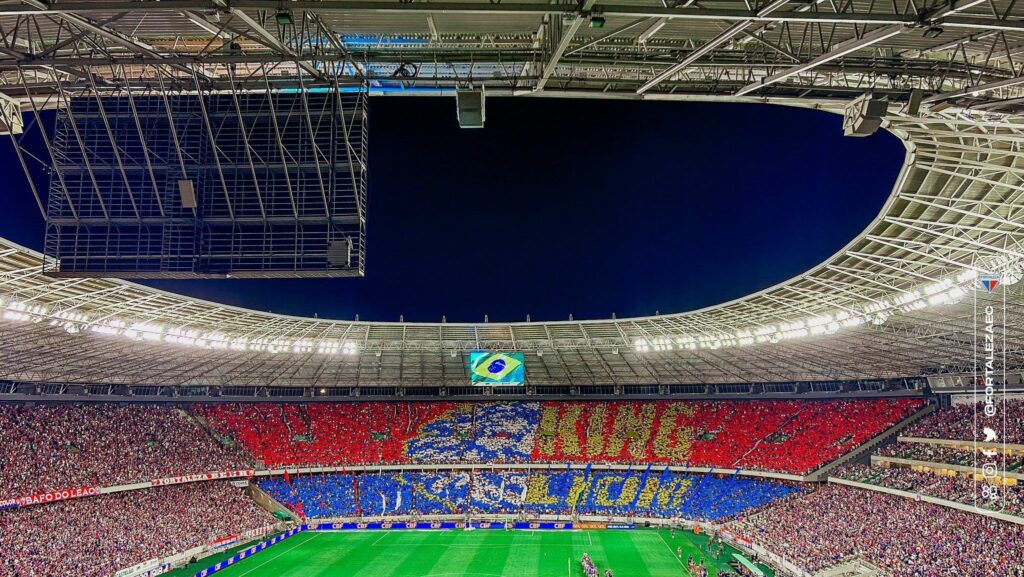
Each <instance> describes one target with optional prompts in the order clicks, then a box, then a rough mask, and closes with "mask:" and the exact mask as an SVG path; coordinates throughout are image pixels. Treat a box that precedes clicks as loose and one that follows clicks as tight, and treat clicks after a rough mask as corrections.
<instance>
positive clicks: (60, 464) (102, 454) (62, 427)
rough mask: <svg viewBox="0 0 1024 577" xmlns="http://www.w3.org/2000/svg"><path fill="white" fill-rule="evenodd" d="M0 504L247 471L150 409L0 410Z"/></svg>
mask: <svg viewBox="0 0 1024 577" xmlns="http://www.w3.org/2000/svg"><path fill="white" fill-rule="evenodd" d="M0 438H2V439H3V442H2V443H0V498H12V497H20V496H27V495H32V494H36V493H44V492H50V491H58V490H64V489H75V488H81V487H91V486H110V485H119V484H126V483H133V482H138V481H148V480H152V479H157V478H162V477H171V476H177V475H186V474H193V473H208V472H212V471H228V470H238V469H248V468H251V467H252V466H253V465H252V462H251V460H250V459H249V458H248V457H247V456H246V455H245V454H244V452H243V451H241V450H239V449H236V448H232V447H227V446H225V445H224V444H222V443H221V442H220V441H218V440H217V439H215V438H214V437H213V436H211V434H210V433H209V432H208V431H207V430H206V429H205V428H204V427H203V426H202V425H200V424H199V423H197V422H196V421H195V420H194V419H193V418H191V417H190V416H188V415H187V414H185V413H184V412H182V411H180V410H177V409H171V408H165V407H156V406H149V405H109V404H90V405H67V404H62V405H42V406H38V405H37V406H26V405H14V404H3V405H0Z"/></svg>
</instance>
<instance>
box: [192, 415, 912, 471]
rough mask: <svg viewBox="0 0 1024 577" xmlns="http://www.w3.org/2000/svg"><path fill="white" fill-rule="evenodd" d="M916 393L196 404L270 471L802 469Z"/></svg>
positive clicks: (871, 430)
mask: <svg viewBox="0 0 1024 577" xmlns="http://www.w3.org/2000/svg"><path fill="white" fill-rule="evenodd" d="M921 405H922V401H920V400H911V399H898V400H841V401H820V402H807V401H749V402H737V401H695V402H687V401H680V402H673V401H655V402H630V401H619V402H518V401H510V402H495V403H426V402H410V403H333V404H308V405H300V404H249V405H213V406H201V407H197V408H196V411H197V412H198V414H200V415H202V416H203V417H205V419H206V420H207V421H208V422H209V423H210V424H211V426H213V427H214V429H215V430H217V431H218V432H220V433H221V434H222V435H224V436H226V437H232V438H234V439H236V440H237V441H238V442H239V443H240V444H241V445H242V446H243V447H245V448H246V449H248V451H249V452H250V453H252V455H253V456H254V457H255V458H256V459H258V460H260V461H262V462H263V463H264V464H265V465H267V466H269V467H290V466H303V465H325V466H329V465H348V464H373V463H467V462H468V463H480V462H485V463H486V462H492V463H495V462H497V463H525V462H531V461H533V462H542V463H543V462H585V463H673V464H683V463H685V464H689V465H691V466H709V467H728V468H741V469H757V470H762V471H776V472H786V473H795V474H803V473H807V472H809V471H812V470H814V469H815V468H817V467H819V466H821V465H823V464H825V463H827V462H829V461H831V460H833V459H835V458H836V457H838V456H840V455H842V454H844V453H846V452H848V451H850V450H851V449H853V448H855V447H856V446H858V445H859V444H861V443H863V442H864V441H866V440H868V439H870V438H871V437H873V436H875V435H877V434H879V433H880V432H882V431H884V430H885V429H887V428H888V427H890V426H892V425H893V424H895V423H897V422H899V421H900V420H901V419H903V418H905V417H906V416H908V415H909V414H911V413H912V412H914V411H915V410H917V409H919V408H920V407H921Z"/></svg>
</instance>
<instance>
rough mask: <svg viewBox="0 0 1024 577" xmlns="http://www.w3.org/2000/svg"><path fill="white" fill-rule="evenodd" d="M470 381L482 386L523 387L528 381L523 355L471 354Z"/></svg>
mask: <svg viewBox="0 0 1024 577" xmlns="http://www.w3.org/2000/svg"><path fill="white" fill-rule="evenodd" d="M469 379H470V382H472V383H473V384H474V385H482V386H492V385H499V386H516V385H521V384H523V382H524V381H525V380H526V365H525V359H524V357H523V353H487V352H474V353H469Z"/></svg>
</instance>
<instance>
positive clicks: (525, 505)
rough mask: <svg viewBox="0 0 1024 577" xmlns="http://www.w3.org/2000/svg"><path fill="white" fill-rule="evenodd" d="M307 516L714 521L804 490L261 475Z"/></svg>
mask: <svg viewBox="0 0 1024 577" xmlns="http://www.w3.org/2000/svg"><path fill="white" fill-rule="evenodd" d="M260 487H261V488H262V489H263V490H264V491H266V492H267V493H268V494H269V495H271V496H272V497H273V498H274V499H276V500H277V501H278V502H280V503H281V504H283V505H285V506H286V507H288V508H289V509H291V510H292V511H295V512H296V513H299V514H300V515H306V516H308V517H318V518H329V517H350V516H366V517H376V516H392V515H444V514H465V513H471V514H510V515H520V514H523V515H541V514H548V515H574V514H579V515H601V516H620V517H658V518H685V519H699V520H715V521H721V520H723V519H727V518H732V517H736V516H740V515H743V514H748V513H749V512H751V511H753V510H756V509H758V508H760V507H764V506H765V505H768V504H770V503H772V502H774V501H775V500H777V499H781V498H784V497H786V496H788V495H790V494H792V493H794V492H796V491H798V490H799V489H798V488H797V487H795V486H792V485H788V484H783V483H777V482H772V481H765V480H760V479H751V478H746V477H740V476H735V475H733V476H718V475H710V474H709V475H684V474H679V473H673V472H671V471H667V470H664V471H652V470H650V469H647V470H642V471H631V472H615V471H592V470H589V469H587V470H578V469H575V470H571V471H566V470H562V471H546V472H537V471H534V472H530V473H527V472H519V471H474V472H472V473H470V472H467V471H448V472H408V471H407V472H391V473H361V474H339V473H335V474H317V473H314V474H311V475H298V476H295V477H290V478H289V479H288V480H287V481H286V480H284V479H267V480H262V481H260Z"/></svg>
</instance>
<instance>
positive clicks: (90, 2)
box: [0, 0, 1024, 111]
mask: <svg viewBox="0 0 1024 577" xmlns="http://www.w3.org/2000/svg"><path fill="white" fill-rule="evenodd" d="M1022 14H1024V7H1022V6H1020V5H1019V4H1018V3H1017V2H1016V1H1015V0H985V1H982V0H953V1H948V2H947V1H941V2H936V1H928V0H925V1H924V2H877V1H871V0H850V1H847V2H832V1H828V2H826V1H824V0H765V1H763V2H740V1H735V0H732V1H723V0H711V1H707V2H700V3H698V2H692V1H687V0H678V1H671V2H662V1H660V0H617V1H616V2H600V1H598V0H579V1H578V2H551V3H542V2H527V1H517V0H503V1H501V2H481V1H479V0H464V1H459V0H456V1H448V2H430V3H428V2H402V1H399V0H387V1H382V0H356V1H349V0H324V1H317V2H311V1H307V0H300V1H295V2H286V3H281V2H271V1H268V0H233V1H232V2H226V1H224V0H163V1H156V0H142V1H123V0H122V1H114V0H112V1H98V0H79V1H74V0H71V1H60V0H51V1H49V2H47V1H45V0H23V1H13V0H7V1H5V2H3V3H2V4H0V38H2V43H3V46H2V48H3V49H2V50H0V90H2V91H3V92H4V93H6V94H8V95H11V96H15V97H24V96H25V94H26V92H27V93H29V94H31V95H33V97H34V98H35V99H36V100H37V104H38V105H40V106H45V105H46V104H47V103H48V102H49V103H50V105H55V104H54V103H53V101H54V99H58V98H65V97H68V96H74V95H76V94H91V93H94V92H100V93H110V94H116V95H121V96H124V95H125V94H126V93H127V91H128V90H129V89H132V90H135V91H138V92H142V91H145V90H161V91H162V90H164V88H165V87H167V86H169V85H170V86H174V87H177V89H184V88H186V87H191V88H192V89H195V90H200V91H203V92H204V93H212V92H216V91H224V92H229V93H235V92H238V91H247V90H256V91H263V90H265V89H266V88H267V86H270V87H272V88H323V87H330V86H336V85H340V86H342V87H345V86H352V87H363V88H368V89H370V90H371V93H373V92H374V91H376V92H393V91H397V92H402V91H406V92H408V91H413V92H417V91H418V92H423V91H426V92H431V91H433V92H445V91H450V90H453V89H455V88H465V87H470V86H472V87H475V88H479V87H486V89H487V90H488V91H491V92H493V93H498V94H532V93H538V92H544V93H549V94H551V93H574V94H575V93H584V94H596V95H602V96H604V97H610V96H623V97H638V96H644V97H650V98H658V97H664V96H669V95H671V96H675V97H682V96H686V97H709V96H715V97H734V98H739V97H744V96H746V97H773V98H795V99H818V100H820V99H849V98H851V97H854V96H856V95H858V94H860V93H862V92H864V91H866V90H873V91H875V93H877V94H880V95H884V96H887V97H888V98H890V99H891V100H893V101H904V100H907V99H908V98H909V97H910V93H911V91H912V90H913V89H915V88H917V89H921V90H922V91H924V94H925V102H926V105H928V104H935V105H938V104H942V105H945V104H947V103H957V104H961V105H966V106H972V107H975V108H979V109H983V110H990V111H991V110H1004V111H1005V110H1015V109H1016V108H1017V107H1018V106H1019V103H1020V100H1019V98H1020V97H1021V82H1022V81H1021V78H1020V76H1021V72H1020V69H1021V64H1022V61H1024V54H1022V50H1024V20H1022V19H1021V17H1022ZM197 84H198V85H199V87H198V88H196V85H197Z"/></svg>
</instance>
